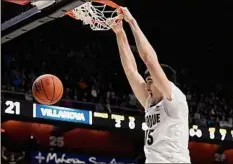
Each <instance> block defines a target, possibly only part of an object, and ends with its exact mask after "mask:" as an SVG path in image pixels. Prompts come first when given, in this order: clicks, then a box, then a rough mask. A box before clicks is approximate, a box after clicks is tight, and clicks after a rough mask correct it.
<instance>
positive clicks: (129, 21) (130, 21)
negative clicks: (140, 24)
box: [128, 18, 136, 25]
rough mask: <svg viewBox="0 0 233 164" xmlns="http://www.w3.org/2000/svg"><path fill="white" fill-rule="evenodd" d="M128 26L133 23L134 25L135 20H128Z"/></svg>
mask: <svg viewBox="0 0 233 164" xmlns="http://www.w3.org/2000/svg"><path fill="white" fill-rule="evenodd" d="M128 23H129V25H132V24H134V23H136V20H135V19H134V18H131V19H130V20H128Z"/></svg>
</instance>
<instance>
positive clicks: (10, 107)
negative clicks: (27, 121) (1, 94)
mask: <svg viewBox="0 0 233 164" xmlns="http://www.w3.org/2000/svg"><path fill="white" fill-rule="evenodd" d="M5 104H6V106H7V108H6V109H5V113H7V114H17V115H19V114H20V103H19V102H13V101H9V100H8V101H6V102H5Z"/></svg>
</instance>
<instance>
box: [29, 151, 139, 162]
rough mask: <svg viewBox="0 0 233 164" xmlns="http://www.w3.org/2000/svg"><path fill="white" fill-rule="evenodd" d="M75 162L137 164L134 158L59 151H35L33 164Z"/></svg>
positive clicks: (32, 158) (32, 155)
mask: <svg viewBox="0 0 233 164" xmlns="http://www.w3.org/2000/svg"><path fill="white" fill-rule="evenodd" d="M66 163H69V164H71V163H72V164H75V163H89V164H91V163H102V164H114V163H117V164H119V163H120V164H136V163H135V161H133V160H128V159H120V158H106V157H95V156H88V155H77V154H68V153H57V152H33V153H31V164H66Z"/></svg>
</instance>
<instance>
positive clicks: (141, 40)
mask: <svg viewBox="0 0 233 164" xmlns="http://www.w3.org/2000/svg"><path fill="white" fill-rule="evenodd" d="M122 11H123V13H124V18H125V20H126V21H127V22H128V23H129V25H130V28H131V30H132V33H133V35H134V38H135V42H136V46H137V49H138V53H139V55H140V57H141V58H142V60H143V61H144V63H145V64H146V66H147V68H148V70H149V72H150V75H151V77H152V80H153V83H154V84H155V85H156V86H157V88H158V89H159V90H160V92H162V94H163V95H164V96H165V97H166V98H167V99H169V100H171V84H170V81H169V80H168V79H167V77H166V75H165V73H164V71H163V69H162V68H161V66H160V64H159V61H158V57H157V54H156V52H155V50H154V49H153V47H152V46H151V44H150V43H149V41H148V40H147V38H146V37H145V35H144V34H143V32H142V30H141V29H140V27H139V25H138V23H137V21H136V20H135V19H134V18H133V16H132V15H131V14H130V12H129V11H128V9H127V8H122Z"/></svg>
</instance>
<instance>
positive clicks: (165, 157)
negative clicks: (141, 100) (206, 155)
mask: <svg viewBox="0 0 233 164" xmlns="http://www.w3.org/2000/svg"><path fill="white" fill-rule="evenodd" d="M171 86H172V87H171V88H172V92H171V94H172V96H171V98H172V101H169V100H167V99H163V100H162V101H160V102H159V103H158V104H156V105H154V106H152V107H150V106H151V103H150V98H148V100H147V107H146V115H145V121H146V124H147V128H148V129H147V130H146V132H145V146H144V151H145V156H146V163H191V162H190V157H189V150H188V141H189V125H188V104H187V101H186V97H185V95H184V94H183V93H182V92H181V91H180V89H179V88H177V87H176V86H175V85H174V84H173V83H171Z"/></svg>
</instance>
